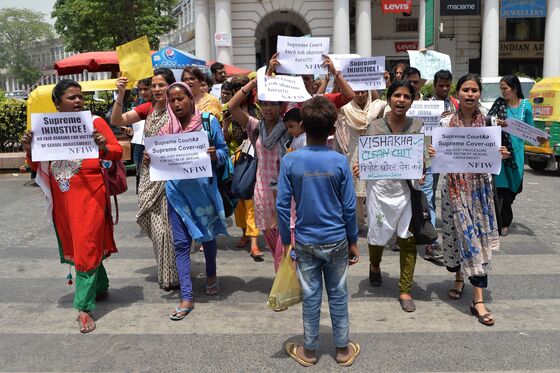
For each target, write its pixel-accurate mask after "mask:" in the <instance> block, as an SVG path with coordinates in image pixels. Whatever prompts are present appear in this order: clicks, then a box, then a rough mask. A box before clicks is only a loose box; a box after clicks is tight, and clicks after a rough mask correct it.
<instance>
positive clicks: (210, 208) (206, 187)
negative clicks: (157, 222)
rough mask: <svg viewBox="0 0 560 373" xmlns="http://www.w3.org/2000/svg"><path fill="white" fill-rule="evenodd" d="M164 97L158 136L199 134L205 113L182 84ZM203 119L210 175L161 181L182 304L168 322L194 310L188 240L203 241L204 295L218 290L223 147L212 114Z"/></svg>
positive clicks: (225, 152)
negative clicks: (164, 110) (163, 122)
mask: <svg viewBox="0 0 560 373" xmlns="http://www.w3.org/2000/svg"><path fill="white" fill-rule="evenodd" d="M167 97H168V102H169V105H168V108H167V111H168V115H169V121H168V123H167V124H166V125H164V126H163V127H162V128H161V129H160V130H159V133H158V134H159V135H169V134H177V133H185V132H195V131H203V130H204V127H203V119H202V115H208V114H207V113H204V114H202V113H200V112H199V111H196V110H195V105H194V97H193V93H192V92H191V90H190V88H189V86H188V85H187V84H185V83H182V82H177V83H173V84H171V85H170V87H169V89H168V91H167ZM208 120H209V122H210V127H209V133H208V135H206V133H204V132H202V133H203V134H204V136H208V138H209V140H210V147H209V148H208V154H209V155H210V159H211V160H212V169H213V171H212V174H213V177H211V178H206V177H205V178H198V179H188V180H169V181H167V182H165V192H166V195H167V205H168V208H167V210H168V214H169V222H170V225H171V232H172V235H173V244H174V246H175V256H176V263H177V271H178V273H179V284H180V287H181V303H180V304H179V306H178V307H177V308H175V311H173V313H171V315H170V316H169V318H170V319H171V320H182V319H184V318H185V317H186V316H187V315H188V314H189V313H190V312H191V311H192V310H193V309H194V299H193V291H192V280H191V274H190V267H191V262H190V248H191V244H192V241H193V240H196V241H198V242H202V246H203V247H204V257H205V259H206V294H207V295H216V294H218V292H219V283H218V277H217V276H216V252H217V244H216V236H217V235H219V234H224V235H227V234H228V233H227V228H226V221H225V213H224V205H223V202H222V198H221V197H220V193H219V191H218V178H217V176H216V169H217V168H218V167H220V166H221V165H223V164H224V163H225V162H226V160H227V157H228V149H227V145H226V143H225V141H224V137H223V134H222V128H221V126H220V123H219V122H218V120H217V119H216V118H215V117H214V116H209V119H208Z"/></svg>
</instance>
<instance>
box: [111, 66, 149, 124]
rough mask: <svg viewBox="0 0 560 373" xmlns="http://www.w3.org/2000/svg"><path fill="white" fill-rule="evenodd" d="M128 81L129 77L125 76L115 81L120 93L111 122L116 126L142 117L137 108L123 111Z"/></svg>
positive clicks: (130, 122)
mask: <svg viewBox="0 0 560 373" xmlns="http://www.w3.org/2000/svg"><path fill="white" fill-rule="evenodd" d="M127 83H128V78H126V77H124V76H122V77H120V78H118V79H117V81H116V83H115V84H116V86H117V91H118V94H117V99H116V100H115V104H114V105H113V112H112V113H111V124H112V125H114V126H126V125H128V124H132V123H136V122H138V121H139V120H141V119H142V118H140V116H139V115H138V113H137V112H136V111H135V110H130V111H128V112H126V113H124V114H123V112H122V110H123V104H124V94H125V92H126V84H127Z"/></svg>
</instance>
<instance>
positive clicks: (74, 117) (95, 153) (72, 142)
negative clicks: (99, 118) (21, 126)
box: [31, 111, 99, 162]
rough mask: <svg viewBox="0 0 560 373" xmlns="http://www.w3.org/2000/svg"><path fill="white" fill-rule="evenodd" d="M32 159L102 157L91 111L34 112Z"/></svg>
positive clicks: (37, 160)
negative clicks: (94, 131) (94, 136)
mask: <svg viewBox="0 0 560 373" xmlns="http://www.w3.org/2000/svg"><path fill="white" fill-rule="evenodd" d="M31 130H32V131H33V140H32V141H31V159H32V160H33V162H39V161H57V160H70V159H89V158H99V147H98V146H97V144H96V143H95V141H94V140H93V135H92V134H93V121H92V119H91V112H89V111H78V112H70V113H67V112H64V113H32V114H31Z"/></svg>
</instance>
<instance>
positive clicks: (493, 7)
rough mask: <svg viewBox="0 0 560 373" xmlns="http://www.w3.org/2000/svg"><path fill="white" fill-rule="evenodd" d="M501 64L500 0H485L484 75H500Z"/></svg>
mask: <svg viewBox="0 0 560 373" xmlns="http://www.w3.org/2000/svg"><path fill="white" fill-rule="evenodd" d="M499 64H500V1H499V0H485V1H484V8H483V14H482V52H481V56H480V70H481V75H482V76H498V75H499V69H498V68H499Z"/></svg>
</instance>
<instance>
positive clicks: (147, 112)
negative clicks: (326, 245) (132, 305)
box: [111, 68, 179, 291]
mask: <svg viewBox="0 0 560 373" xmlns="http://www.w3.org/2000/svg"><path fill="white" fill-rule="evenodd" d="M127 82H128V79H127V78H125V77H121V78H119V79H117V82H116V85H117V89H118V95H117V99H116V101H115V102H116V105H115V108H114V109H113V113H112V115H111V122H113V124H117V125H127V124H131V123H135V122H138V121H139V120H141V119H145V120H146V123H145V124H144V137H150V136H156V135H157V134H158V133H159V130H160V128H161V127H163V126H164V125H166V124H167V122H169V116H168V114H167V110H166V105H167V89H168V88H169V85H170V84H172V83H175V77H174V75H173V72H172V71H171V70H169V69H166V68H158V69H155V70H154V76H153V77H152V94H153V97H154V104H153V105H152V104H151V103H145V104H142V105H139V106H136V107H135V108H134V109H132V110H131V111H129V112H126V113H124V114H123V113H122V103H123V101H122V100H123V98H124V93H125V89H126V84H127ZM144 154H145V153H144ZM136 222H137V223H138V225H140V227H141V228H142V231H143V232H144V233H146V234H147V235H148V237H150V239H151V240H152V244H153V247H154V255H155V257H156V263H157V273H158V284H159V286H160V287H161V288H162V289H164V290H166V291H169V290H172V289H176V288H178V286H179V278H178V275H177V269H176V266H175V250H174V249H173V241H172V238H171V231H170V229H169V218H168V213H167V198H166V196H165V182H163V181H150V168H149V166H148V165H147V164H146V163H145V162H142V164H141V166H140V184H139V185H138V213H137V214H136Z"/></svg>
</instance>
